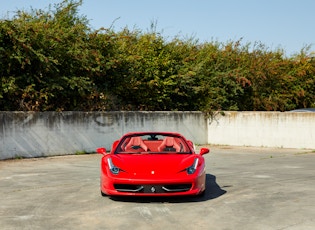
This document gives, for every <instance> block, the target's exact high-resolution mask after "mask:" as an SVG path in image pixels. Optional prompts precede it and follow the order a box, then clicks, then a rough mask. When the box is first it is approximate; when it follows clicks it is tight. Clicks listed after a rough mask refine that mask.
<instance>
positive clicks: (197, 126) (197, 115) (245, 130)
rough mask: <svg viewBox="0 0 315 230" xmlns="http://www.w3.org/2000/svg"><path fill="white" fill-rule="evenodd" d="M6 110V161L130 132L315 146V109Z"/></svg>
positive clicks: (2, 128) (82, 147) (0, 131)
mask: <svg viewBox="0 0 315 230" xmlns="http://www.w3.org/2000/svg"><path fill="white" fill-rule="evenodd" d="M224 114H225V115H224V116H223V115H222V114H221V113H217V114H215V115H214V116H213V117H211V118H210V119H209V120H207V119H206V118H205V116H204V115H203V114H202V113H201V112H61V113H58V112H0V160H1V159H7V158H15V157H40V156H52V155H64V154H74V153H79V152H94V151H95V149H96V148H97V147H101V146H104V147H106V148H107V149H110V148H111V144H112V142H113V141H114V140H116V139H118V138H119V137H121V136H122V135H123V134H124V133H126V132H130V131H174V132H179V133H182V134H183V135H184V136H185V137H186V138H188V139H190V140H192V141H193V142H194V143H195V144H207V143H208V144H219V145H238V146H263V147H284V148H302V149H304V148H308V149H315V113H314V112H313V113H312V112H309V113H292V112H285V113H281V112H224Z"/></svg>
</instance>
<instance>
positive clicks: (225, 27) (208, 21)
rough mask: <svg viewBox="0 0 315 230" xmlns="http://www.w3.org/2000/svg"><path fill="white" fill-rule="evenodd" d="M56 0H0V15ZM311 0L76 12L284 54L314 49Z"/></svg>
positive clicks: (182, 2)
mask: <svg viewBox="0 0 315 230" xmlns="http://www.w3.org/2000/svg"><path fill="white" fill-rule="evenodd" d="M61 1H62V0H8V1H7V0H0V17H1V18H5V17H7V13H8V12H9V13H10V15H12V12H14V11H16V10H29V9H30V7H32V8H34V9H44V10H45V9H48V6H49V4H52V5H53V4H55V3H60V2H61ZM314 10H315V1H314V0H216V1H215V0H83V5H82V6H81V7H80V14H82V15H85V16H86V17H87V19H89V21H90V26H91V27H92V28H94V29H98V28H100V27H105V28H109V27H110V26H111V25H113V26H114V29H115V30H116V31H120V30H121V29H122V28H124V27H126V26H127V27H128V28H129V29H131V30H132V29H134V28H136V29H139V30H141V31H143V32H146V31H149V30H150V25H151V23H152V22H154V23H156V25H157V27H156V28H157V32H161V33H162V35H163V36H164V37H165V38H169V39H172V38H174V37H175V36H179V37H180V38H183V39H185V38H191V37H193V38H195V39H198V40H199V42H205V41H209V42H211V41H218V42H227V41H237V40H239V39H240V38H242V41H243V43H248V42H250V43H251V44H254V43H255V42H261V43H262V44H264V45H265V46H266V47H267V48H268V49H270V50H275V49H277V48H282V49H284V50H285V52H286V54H287V55H292V54H295V53H298V52H300V51H301V49H302V48H303V47H305V46H306V45H311V46H312V48H311V51H315V29H314V23H315V13H314Z"/></svg>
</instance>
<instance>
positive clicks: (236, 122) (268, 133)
mask: <svg viewBox="0 0 315 230" xmlns="http://www.w3.org/2000/svg"><path fill="white" fill-rule="evenodd" d="M208 143H213V144H220V145H238V146H263V147H285V148H301V149H304V148H306V149H315V113H314V112H284V113H282V112H224V113H216V114H215V115H214V116H213V117H212V118H211V119H210V120H209V126H208Z"/></svg>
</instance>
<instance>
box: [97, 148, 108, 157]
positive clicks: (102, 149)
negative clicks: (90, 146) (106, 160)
mask: <svg viewBox="0 0 315 230" xmlns="http://www.w3.org/2000/svg"><path fill="white" fill-rule="evenodd" d="M96 152H97V153H99V154H103V155H105V154H106V149H105V148H97V149H96Z"/></svg>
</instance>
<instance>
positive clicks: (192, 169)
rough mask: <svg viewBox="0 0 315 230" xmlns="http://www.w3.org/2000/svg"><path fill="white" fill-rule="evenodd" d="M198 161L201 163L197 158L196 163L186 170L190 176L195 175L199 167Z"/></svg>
mask: <svg viewBox="0 0 315 230" xmlns="http://www.w3.org/2000/svg"><path fill="white" fill-rule="evenodd" d="M198 161H199V159H198V158H196V159H195V160H194V163H193V164H192V165H191V166H190V167H188V168H187V169H186V171H187V173H188V174H194V172H195V171H196V169H197V166H198Z"/></svg>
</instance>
